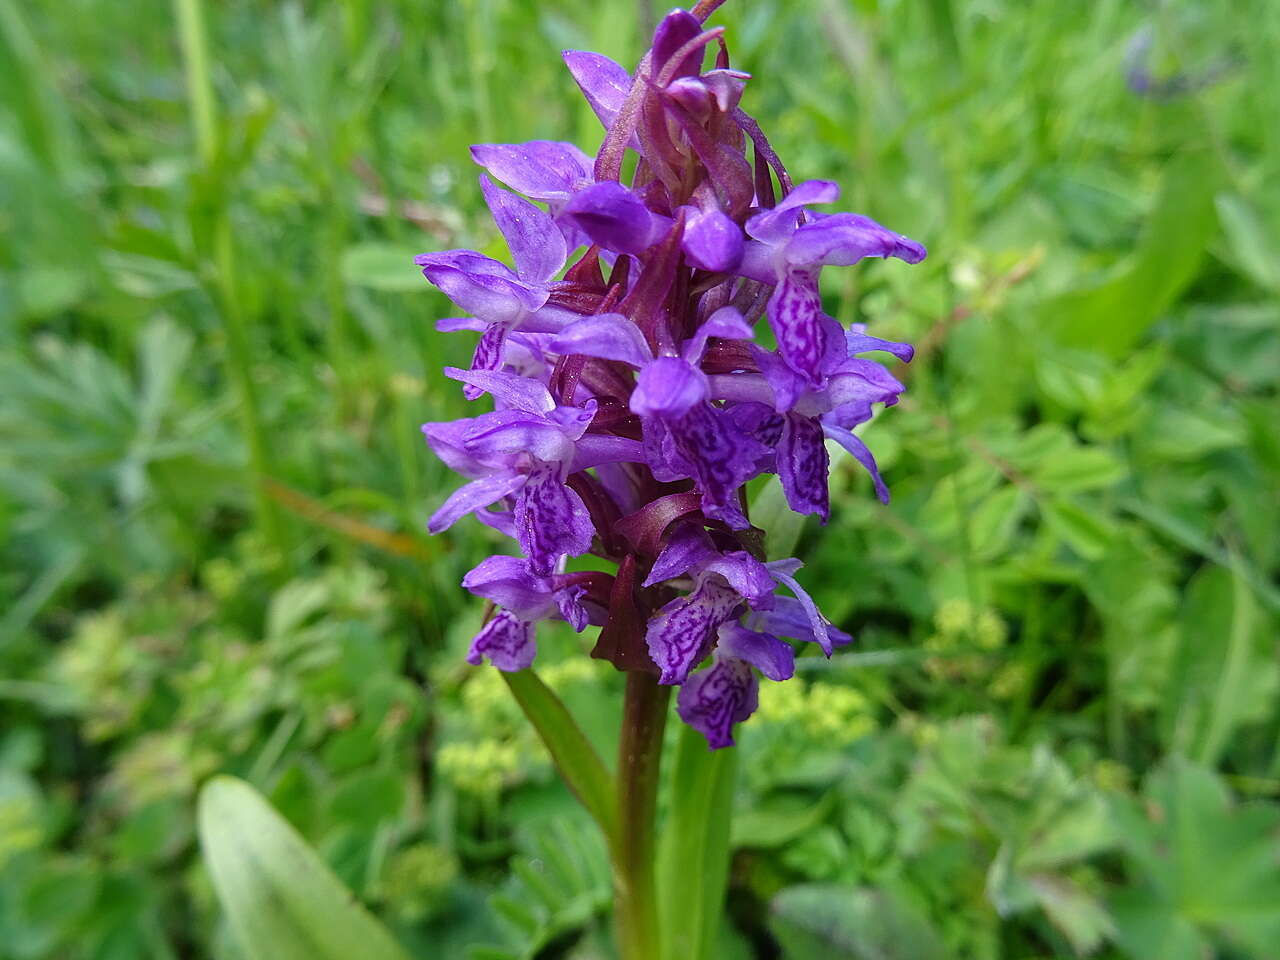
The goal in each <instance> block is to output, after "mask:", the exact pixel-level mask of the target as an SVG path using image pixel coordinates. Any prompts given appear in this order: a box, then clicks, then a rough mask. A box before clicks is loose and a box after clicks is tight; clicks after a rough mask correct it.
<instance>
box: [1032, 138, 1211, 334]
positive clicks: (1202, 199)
mask: <svg viewBox="0 0 1280 960" xmlns="http://www.w3.org/2000/svg"><path fill="white" fill-rule="evenodd" d="M1217 179H1218V166H1217V161H1216V160H1215V159H1214V157H1213V156H1212V155H1211V154H1210V153H1209V152H1208V151H1203V152H1200V151H1187V152H1185V153H1182V154H1180V155H1179V156H1177V157H1176V158H1174V159H1173V160H1171V161H1170V162H1169V164H1168V166H1167V167H1166V169H1165V174H1164V182H1163V184H1162V185H1161V190H1160V196H1159V197H1158V198H1157V200H1156V205H1155V209H1154V211H1153V212H1152V215H1151V218H1150V220H1148V221H1147V224H1146V226H1145V228H1144V230H1143V235H1142V239H1141V241H1140V242H1139V244H1138V247H1137V249H1136V250H1135V251H1134V253H1133V255H1132V256H1131V257H1130V258H1129V259H1128V260H1127V261H1125V262H1124V263H1123V264H1122V265H1120V266H1119V268H1118V269H1117V270H1116V271H1115V272H1114V273H1113V274H1112V275H1111V276H1110V277H1108V278H1107V279H1105V280H1102V281H1101V282H1096V283H1094V284H1092V285H1091V286H1087V287H1082V288H1079V289H1076V290H1071V291H1068V292H1067V293H1064V294H1062V295H1060V296H1058V297H1055V298H1053V299H1052V300H1050V301H1048V302H1047V303H1045V305H1044V308H1043V309H1044V313H1043V322H1044V324H1045V326H1047V327H1048V328H1049V329H1051V330H1053V331H1054V332H1055V334H1056V337H1057V339H1058V340H1059V342H1061V343H1062V344H1064V345H1066V346H1074V347H1087V348H1090V349H1095V350H1102V351H1104V352H1105V353H1107V354H1109V355H1111V356H1118V355H1120V354H1122V353H1124V352H1125V351H1126V350H1128V349H1129V348H1130V347H1131V346H1132V345H1133V344H1134V343H1135V342H1136V341H1137V340H1138V339H1139V338H1141V337H1142V336H1143V335H1144V334H1145V333H1146V332H1147V330H1148V329H1149V328H1150V327H1151V325H1152V324H1153V323H1155V322H1156V320H1158V319H1159V318H1160V316H1161V314H1163V313H1164V312H1165V310H1167V309H1168V308H1169V307H1170V306H1171V305H1172V304H1173V303H1174V302H1175V301H1176V300H1177V298H1178V296H1179V295H1180V294H1181V293H1182V291H1183V290H1185V289H1186V287H1187V286H1188V284H1190V283H1191V281H1192V280H1193V279H1194V278H1195V276H1196V274H1197V273H1198V272H1199V269H1200V262H1201V260H1202V258H1203V256H1204V252H1205V249H1206V247H1207V246H1208V244H1209V242H1210V240H1212V238H1213V236H1214V233H1215V231H1216V228H1217V216H1216V214H1215V212H1214V205H1213V195H1214V184H1215V181H1216V180H1217Z"/></svg>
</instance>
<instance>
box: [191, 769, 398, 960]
mask: <svg viewBox="0 0 1280 960" xmlns="http://www.w3.org/2000/svg"><path fill="white" fill-rule="evenodd" d="M199 830H200V847H201V850H202V851H203V853H204V860H205V863H206V864H207V865H208V868H209V873H210V875H211V876H212V878H213V886H214V889H215V890H216V891H217V894H218V901H219V902H220V903H221V904H222V908H223V910H225V911H226V914H227V919H228V920H229V921H230V924H231V929H232V931H233V933H234V935H235V939H236V941H237V943H238V945H239V947H240V949H241V950H242V951H243V953H244V955H245V957H246V958H248V960H346V958H350V957H361V958H362V960H409V958H408V955H407V954H406V953H405V952H404V950H403V949H402V948H401V947H400V946H399V944H397V943H396V941H395V938H394V937H392V935H391V934H390V932H388V931H387V929H386V928H385V927H383V926H382V924H381V923H379V922H378V921H377V920H376V919H375V918H374V917H373V916H372V915H371V914H370V913H369V912H368V911H367V910H365V909H364V908H363V907H362V906H361V905H360V904H359V903H358V902H357V901H356V899H355V897H354V896H353V895H352V893H351V891H350V890H348V889H347V888H346V887H345V886H343V884H342V881H341V880H339V879H338V878H337V877H336V876H334V874H333V871H331V870H330V869H329V867H328V866H327V865H326V864H325V863H324V862H323V861H322V860H321V859H320V858H319V857H318V856H317V855H316V854H315V853H314V852H313V851H312V850H311V848H310V847H308V846H307V845H306V843H305V842H304V841H303V840H302V838H301V837H300V836H298V834H297V832H296V831H295V830H294V829H293V827H291V826H290V825H289V824H288V823H287V822H285V820H284V818H283V817H281V816H280V815H279V814H278V813H276V812H275V810H273V809H272V808H271V806H270V804H268V803H267V801H266V800H264V799H263V797H262V796H261V795H260V794H259V793H258V792H257V791H256V790H254V789H253V787H251V786H249V784H247V783H245V782H244V781H242V780H237V779H235V778H234V777H216V778H214V779H213V780H211V781H210V782H209V783H208V784H206V786H205V787H204V789H203V790H202V791H201V793H200V803H199Z"/></svg>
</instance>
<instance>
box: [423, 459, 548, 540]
mask: <svg viewBox="0 0 1280 960" xmlns="http://www.w3.org/2000/svg"><path fill="white" fill-rule="evenodd" d="M524 485H525V478H524V477H523V476H521V475H520V474H515V473H495V474H494V475H493V476H491V477H481V478H480V479H479V480H473V481H471V483H468V484H464V485H463V486H461V487H459V488H458V489H457V490H455V491H454V492H453V493H452V494H451V495H450V496H449V499H448V500H446V501H445V502H444V504H443V505H441V507H440V509H439V510H437V511H436V512H435V513H433V514H432V515H431V519H430V520H428V521H427V529H428V530H429V531H431V532H432V533H442V532H443V531H445V530H448V529H449V528H450V527H451V526H453V525H454V524H455V523H457V522H458V521H459V520H460V519H462V517H464V516H466V515H467V514H468V513H472V512H473V511H475V510H480V509H482V508H483V507H487V506H489V504H491V503H495V502H497V501H498V500H501V499H502V498H503V497H505V496H509V495H510V494H512V493H515V492H516V491H517V490H519V489H520V488H521V487H523V486H524Z"/></svg>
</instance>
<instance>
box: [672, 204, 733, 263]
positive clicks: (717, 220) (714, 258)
mask: <svg viewBox="0 0 1280 960" xmlns="http://www.w3.org/2000/svg"><path fill="white" fill-rule="evenodd" d="M687 209H689V210H690V211H694V210H696V208H687ZM680 249H682V250H683V251H684V256H685V259H686V260H688V261H689V262H690V263H691V264H693V265H694V266H695V267H698V268H699V269H701V270H712V271H715V272H720V271H733V270H736V269H737V268H738V264H739V263H741V262H742V250H743V239H742V228H741V227H739V226H738V225H737V224H736V223H734V222H733V220H732V219H730V218H729V217H728V216H727V215H726V214H724V213H721V212H720V211H719V210H715V209H711V210H706V211H696V212H690V213H689V214H688V216H687V217H686V218H685V223H684V236H683V237H681V239H680Z"/></svg>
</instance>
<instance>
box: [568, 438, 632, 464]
mask: <svg viewBox="0 0 1280 960" xmlns="http://www.w3.org/2000/svg"><path fill="white" fill-rule="evenodd" d="M644 462H645V455H644V446H643V444H641V443H640V442H639V441H636V440H632V439H630V438H629V437H615V436H611V435H608V434H600V433H589V434H585V435H584V436H582V437H580V438H579V439H578V440H577V442H576V443H575V444H574V456H573V463H572V464H571V465H570V467H569V472H570V473H576V472H577V471H579V470H587V469H589V468H591V467H598V466H601V465H602V464H609V463H644Z"/></svg>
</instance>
